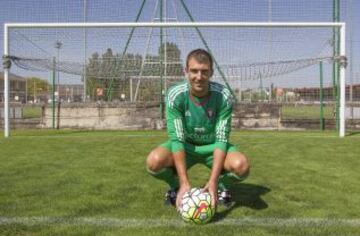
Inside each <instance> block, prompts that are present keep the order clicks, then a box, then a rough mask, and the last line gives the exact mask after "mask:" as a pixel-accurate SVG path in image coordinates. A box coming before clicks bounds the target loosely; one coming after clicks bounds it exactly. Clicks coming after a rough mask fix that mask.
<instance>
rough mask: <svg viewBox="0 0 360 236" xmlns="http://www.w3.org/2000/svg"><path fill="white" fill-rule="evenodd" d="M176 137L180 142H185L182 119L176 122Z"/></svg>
mask: <svg viewBox="0 0 360 236" xmlns="http://www.w3.org/2000/svg"><path fill="white" fill-rule="evenodd" d="M174 125H175V132H176V136H177V138H178V139H179V140H180V141H184V131H183V126H182V121H181V119H175V120H174Z"/></svg>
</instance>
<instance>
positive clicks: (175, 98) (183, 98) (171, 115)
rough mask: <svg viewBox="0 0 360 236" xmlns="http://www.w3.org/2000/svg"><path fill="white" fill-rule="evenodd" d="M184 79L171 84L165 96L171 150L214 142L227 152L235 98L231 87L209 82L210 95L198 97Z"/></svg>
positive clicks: (175, 150)
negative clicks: (186, 145)
mask: <svg viewBox="0 0 360 236" xmlns="http://www.w3.org/2000/svg"><path fill="white" fill-rule="evenodd" d="M189 90H190V85H189V84H188V82H183V83H180V84H178V85H175V86H173V87H171V88H170V89H169V91H168V94H167V97H166V120H167V130H168V135H169V137H170V139H171V141H172V151H173V152H177V151H180V150H184V144H185V142H188V143H191V144H193V145H207V144H215V147H217V148H219V149H221V150H223V151H224V152H226V148H227V143H228V139H229V133H230V129H231V114H232V104H233V102H232V101H233V99H232V95H231V93H230V91H229V89H227V88H225V87H224V86H223V85H221V84H219V83H216V82H210V84H209V95H208V96H207V97H204V98H197V97H195V96H193V95H191V93H190V91H189Z"/></svg>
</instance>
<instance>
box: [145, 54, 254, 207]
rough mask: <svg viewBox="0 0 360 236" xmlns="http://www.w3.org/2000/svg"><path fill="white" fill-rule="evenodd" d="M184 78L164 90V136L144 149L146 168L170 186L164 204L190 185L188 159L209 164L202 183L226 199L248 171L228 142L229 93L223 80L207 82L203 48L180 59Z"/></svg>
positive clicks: (208, 64)
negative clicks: (153, 146)
mask: <svg viewBox="0 0 360 236" xmlns="http://www.w3.org/2000/svg"><path fill="white" fill-rule="evenodd" d="M185 72H186V76H187V81H185V82H182V83H180V84H178V85H176V86H173V87H172V88H170V89H169V91H168V93H167V98H166V120H167V131H168V135H169V140H168V141H167V142H165V143H163V144H161V145H160V146H158V147H157V148H155V149H154V150H152V151H151V152H150V154H149V155H148V157H147V162H146V165H147V170H148V172H149V173H150V174H151V175H153V176H154V177H155V178H158V179H161V180H163V181H165V182H166V183H167V184H168V185H169V186H170V190H169V191H168V192H167V193H166V195H165V201H166V203H169V204H172V205H174V206H177V207H179V206H180V202H181V198H182V196H183V194H184V193H185V192H186V191H189V190H190V189H191V184H190V180H189V177H188V174H187V170H188V169H189V168H190V167H192V166H193V165H194V164H198V163H199V164H203V165H206V166H207V167H208V168H210V169H211V174H210V177H209V180H208V181H207V183H206V184H205V186H204V187H203V191H208V192H209V193H210V195H211V196H212V200H213V201H212V206H213V207H216V205H217V202H219V203H222V204H224V205H228V204H230V203H231V202H232V197H231V194H230V191H229V187H230V185H231V184H232V183H234V182H239V181H242V180H244V179H245V178H246V177H247V176H248V174H249V163H248V160H247V158H246V156H245V155H244V154H242V153H240V152H239V151H237V150H236V148H235V146H234V145H232V144H230V143H229V134H230V129H231V114H232V106H233V98H232V94H231V93H230V91H229V90H228V89H227V88H225V87H224V86H223V85H221V84H219V83H216V82H212V81H210V78H211V76H212V75H213V72H214V70H213V59H212V57H211V55H210V54H209V53H208V52H207V51H205V50H203V49H196V50H193V51H191V52H190V53H189V54H188V56H187V59H186V68H185Z"/></svg>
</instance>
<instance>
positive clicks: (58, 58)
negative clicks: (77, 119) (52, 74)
mask: <svg viewBox="0 0 360 236" xmlns="http://www.w3.org/2000/svg"><path fill="white" fill-rule="evenodd" d="M62 45H63V44H62V42H61V41H60V40H57V41H56V42H55V48H56V49H57V63H56V69H57V89H56V90H57V94H58V101H60V70H59V62H60V49H61V47H62Z"/></svg>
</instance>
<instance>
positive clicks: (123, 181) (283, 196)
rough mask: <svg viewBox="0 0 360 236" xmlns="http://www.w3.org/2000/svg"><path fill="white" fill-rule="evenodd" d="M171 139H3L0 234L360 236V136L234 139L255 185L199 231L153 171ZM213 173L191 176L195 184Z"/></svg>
mask: <svg viewBox="0 0 360 236" xmlns="http://www.w3.org/2000/svg"><path fill="white" fill-rule="evenodd" d="M165 140H166V134H165V132H160V131H159V132H158V131H151V132H150V131H149V132H135V131H134V132H115V131H113V132H111V131H103V132H85V131H50V130H49V131H46V130H43V131H15V132H13V133H12V137H10V138H8V139H5V138H0V235H77V236H78V235H222V236H226V235H255V236H258V235H359V234H360V215H359V212H360V204H359V199H360V198H359V193H360V185H359V182H360V172H359V166H360V158H359V157H360V145H359V143H360V135H358V134H353V135H351V136H348V137H346V138H343V139H340V138H338V137H337V134H336V133H321V132H265V131H261V132H248V131H246V132H245V131H241V132H240V131H233V134H232V137H231V141H232V143H234V144H235V145H236V146H237V147H238V149H239V150H241V151H243V152H244V153H246V154H247V156H248V157H249V159H250V162H251V166H252V170H251V175H250V176H249V178H248V179H247V180H246V181H245V182H243V183H239V184H237V185H235V186H233V189H232V190H233V192H234V199H235V203H234V204H233V206H232V207H231V208H229V209H224V208H222V207H220V208H219V209H218V212H217V215H216V217H215V219H214V221H213V222H212V223H210V224H207V225H205V226H194V225H189V224H185V223H183V222H182V221H181V219H180V218H179V216H178V215H177V213H176V211H175V210H174V209H173V208H171V207H166V206H164V205H163V194H164V192H165V190H167V187H166V185H165V184H164V183H162V182H159V181H158V180H155V179H154V178H152V177H151V176H149V175H148V174H147V173H146V171H145V166H144V164H145V157H146V155H147V153H148V152H149V150H151V149H152V148H154V147H156V146H157V145H158V144H159V143H161V142H163V141H165ZM208 175H209V171H208V170H207V169H206V168H205V167H203V166H195V167H194V168H192V169H191V170H190V178H191V180H192V184H193V186H201V185H202V184H204V182H205V181H206V178H207V176H208Z"/></svg>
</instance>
